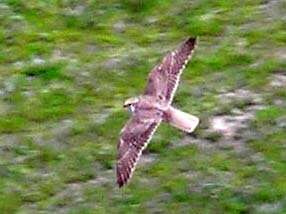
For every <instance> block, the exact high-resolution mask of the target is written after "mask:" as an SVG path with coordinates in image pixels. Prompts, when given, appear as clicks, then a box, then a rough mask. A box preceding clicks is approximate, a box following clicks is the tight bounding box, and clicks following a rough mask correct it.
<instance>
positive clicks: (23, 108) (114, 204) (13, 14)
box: [0, 0, 286, 213]
mask: <svg viewBox="0 0 286 214" xmlns="http://www.w3.org/2000/svg"><path fill="white" fill-rule="evenodd" d="M285 14H286V4H285V2H284V1H282V0H277V1H262V0H244V1H228V0H218V1H210V0H203V1H201V0H192V1H189V0H178V1H171V0H158V1H151V0H124V1H118V0H109V1H102V0H97V1H77V0H65V1H58V0H39V1H24V0H3V1H1V2H0V213H41V212H43V213H52V212H56V213H60V212H61V213H284V212H285V210H286V185H285V184H286V180H285V174H286V167H285V166H286V163H285V160H286V159H285V157H286V156H285V155H286V153H285V137H286V136H285V126H283V124H282V126H279V125H278V123H280V124H281V123H282V122H283V116H284V117H285V115H286V112H285V106H283V105H285V86H284V87H282V89H281V87H280V88H279V87H277V88H275V87H274V88H273V87H272V88H271V87H270V86H269V81H270V80H271V78H272V76H273V75H275V74H276V73H281V72H282V73H283V72H284V73H285V70H286V63H285V44H286V39H285V38H286V21H285ZM188 36H199V46H198V48H197V51H196V53H195V55H194V57H193V59H192V61H191V63H190V64H189V65H188V67H187V69H186V70H185V72H184V74H183V77H182V84H181V85H180V87H179V90H178V92H177V95H176V97H175V105H176V106H179V107H180V108H182V109H183V110H185V111H188V112H192V113H193V114H195V115H198V116H199V117H200V118H201V119H202V124H201V126H200V128H199V129H198V130H197V131H196V132H195V136H196V138H197V139H200V140H201V143H203V142H204V141H205V140H206V141H208V145H210V146H211V147H210V148H209V149H205V148H203V147H201V146H200V145H196V144H187V145H182V146H176V145H177V144H178V145H180V142H181V141H182V139H185V138H190V139H192V138H191V137H187V136H185V134H184V133H181V132H179V131H177V130H175V129H173V128H171V127H169V126H167V125H164V124H163V125H161V127H160V128H159V130H158V131H157V133H156V134H155V136H154V138H153V140H152V142H151V144H150V145H149V148H148V149H147V151H146V153H147V154H146V156H147V157H148V154H155V155H156V156H155V157H156V158H155V160H152V161H151V163H150V164H146V165H140V166H139V167H138V170H136V172H135V173H134V177H133V179H132V181H131V182H130V184H129V185H128V186H127V187H126V188H124V189H123V190H119V189H118V188H117V187H116V185H115V174H114V165H115V159H116V144H117V139H118V134H119V131H120V129H121V128H122V126H123V124H124V123H125V121H126V120H127V118H128V114H127V113H126V112H124V111H123V109H122V107H121V106H122V102H123V100H124V99H125V98H127V97H130V96H134V95H136V94H139V93H141V92H142V91H143V88H144V87H145V84H146V78H147V75H148V73H149V71H150V69H151V68H152V67H153V66H154V65H155V64H156V63H158V62H159V61H160V60H161V58H162V57H163V55H164V54H165V53H166V52H167V51H169V50H172V49H173V48H175V47H176V46H177V45H178V43H179V42H181V41H182V40H184V39H185V38H187V37H188ZM240 88H246V89H248V90H251V91H255V92H256V93H259V94H261V96H262V97H263V103H262V104H263V106H265V108H264V109H262V110H258V111H257V112H256V114H255V118H254V120H253V121H252V122H251V123H250V124H249V127H248V128H249V130H250V131H251V133H252V135H251V136H248V135H247V134H244V133H242V134H241V136H240V137H241V141H242V142H243V145H244V150H242V151H240V150H239V149H238V148H236V147H235V146H233V147H232V146H230V147H226V148H225V147H223V146H219V141H220V140H221V136H220V135H219V134H218V133H208V132H207V127H208V126H209V125H208V124H207V120H208V118H211V117H212V116H214V115H217V114H228V113H230V112H231V110H232V109H234V108H238V109H244V108H245V107H247V106H248V105H249V103H248V101H246V102H245V101H240V100H238V101H236V102H234V103H231V104H229V105H228V104H222V103H221V102H220V100H219V99H218V98H217V95H219V94H220V93H222V92H223V91H234V90H236V89H240ZM277 100H282V102H283V101H284V104H283V105H282V106H279V105H277V104H275V103H276V101H277ZM281 120H282V122H279V121H281ZM277 121H278V122H277ZM253 135H254V136H253ZM190 141H191V140H190ZM228 143H229V145H232V142H228Z"/></svg>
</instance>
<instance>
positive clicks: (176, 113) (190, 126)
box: [116, 38, 199, 187]
mask: <svg viewBox="0 0 286 214" xmlns="http://www.w3.org/2000/svg"><path fill="white" fill-rule="evenodd" d="M195 45H196V39H195V38H189V39H187V40H186V41H185V42H183V43H182V44H181V45H180V46H179V48H178V49H177V50H175V51H173V52H170V53H168V54H167V55H166V56H165V57H164V59H163V61H162V63H161V64H159V65H157V66H155V67H154V68H153V69H152V71H151V73H150V74H149V79H148V84H147V87H146V89H145V92H144V94H143V95H141V96H139V97H134V98H130V99H128V100H126V101H125V103H124V107H128V108H129V109H130V111H131V112H132V117H131V119H130V120H129V121H128V122H127V124H126V125H125V126H124V128H123V129H122V130H121V134H120V140H119V143H118V147H117V149H118V157H117V167H116V170H117V183H118V185H119V187H122V186H123V185H124V184H126V183H127V182H128V180H129V179H130V178H131V176H132V173H133V171H134V170H135V166H136V163H137V161H138V159H139V157H140V156H141V153H142V151H143V150H144V148H145V147H146V146H147V144H148V143H149V141H150V139H151V137H152V135H153V134H154V132H155V131H156V129H157V127H158V126H159V125H160V123H161V121H164V122H167V123H169V124H171V125H172V126H174V127H176V128H179V129H181V130H183V131H186V132H189V133H190V132H192V131H193V130H194V129H195V128H196V126H197V125H198V123H199V119H198V118H197V117H195V116H193V115H190V114H188V113H185V112H182V111H180V110H178V109H176V108H174V107H172V106H171V103H172V101H173V96H174V93H175V91H176V89H177V86H178V83H179V80H180V76H181V73H182V71H183V70H184V68H185V66H186V64H187V63H188V61H189V59H190V57H191V56H192V52H193V50H194V48H195Z"/></svg>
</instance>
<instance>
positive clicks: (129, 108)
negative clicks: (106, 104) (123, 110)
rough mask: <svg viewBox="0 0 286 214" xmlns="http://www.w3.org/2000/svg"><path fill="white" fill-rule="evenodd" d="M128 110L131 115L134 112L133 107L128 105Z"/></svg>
mask: <svg viewBox="0 0 286 214" xmlns="http://www.w3.org/2000/svg"><path fill="white" fill-rule="evenodd" d="M128 110H129V111H130V112H131V113H133V112H134V111H135V107H134V105H132V104H131V105H129V106H128Z"/></svg>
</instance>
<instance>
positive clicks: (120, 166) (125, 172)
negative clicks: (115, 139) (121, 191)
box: [116, 112, 161, 187]
mask: <svg viewBox="0 0 286 214" xmlns="http://www.w3.org/2000/svg"><path fill="white" fill-rule="evenodd" d="M154 113H155V112H154ZM160 122H161V119H158V117H157V118H156V117H147V118H146V117H145V118H144V117H141V116H139V115H134V116H133V117H132V118H131V119H130V120H129V121H128V122H127V124H126V125H125V127H124V128H123V129H122V131H121V136H120V140H119V143H118V147H117V149H118V157H117V166H116V170H117V183H118V185H119V187H122V186H123V185H124V184H126V183H127V182H128V180H129V179H130V178H131V176H132V173H133V171H134V170H135V166H136V163H137V161H138V159H139V157H140V156H141V153H142V151H143V149H144V148H145V147H146V146H147V144H148V143H149V141H150V139H151V137H152V135H153V134H154V132H155V131H156V129H157V127H158V125H159V124H160Z"/></svg>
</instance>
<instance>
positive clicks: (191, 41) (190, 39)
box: [185, 36, 198, 47]
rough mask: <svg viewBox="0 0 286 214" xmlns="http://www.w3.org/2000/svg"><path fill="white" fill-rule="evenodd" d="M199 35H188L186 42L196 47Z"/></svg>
mask: <svg viewBox="0 0 286 214" xmlns="http://www.w3.org/2000/svg"><path fill="white" fill-rule="evenodd" d="M197 38H198V37H193V36H190V37H188V39H187V40H186V42H185V43H186V44H188V45H189V46H191V47H195V46H196V45H197V41H198V39H197Z"/></svg>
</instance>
